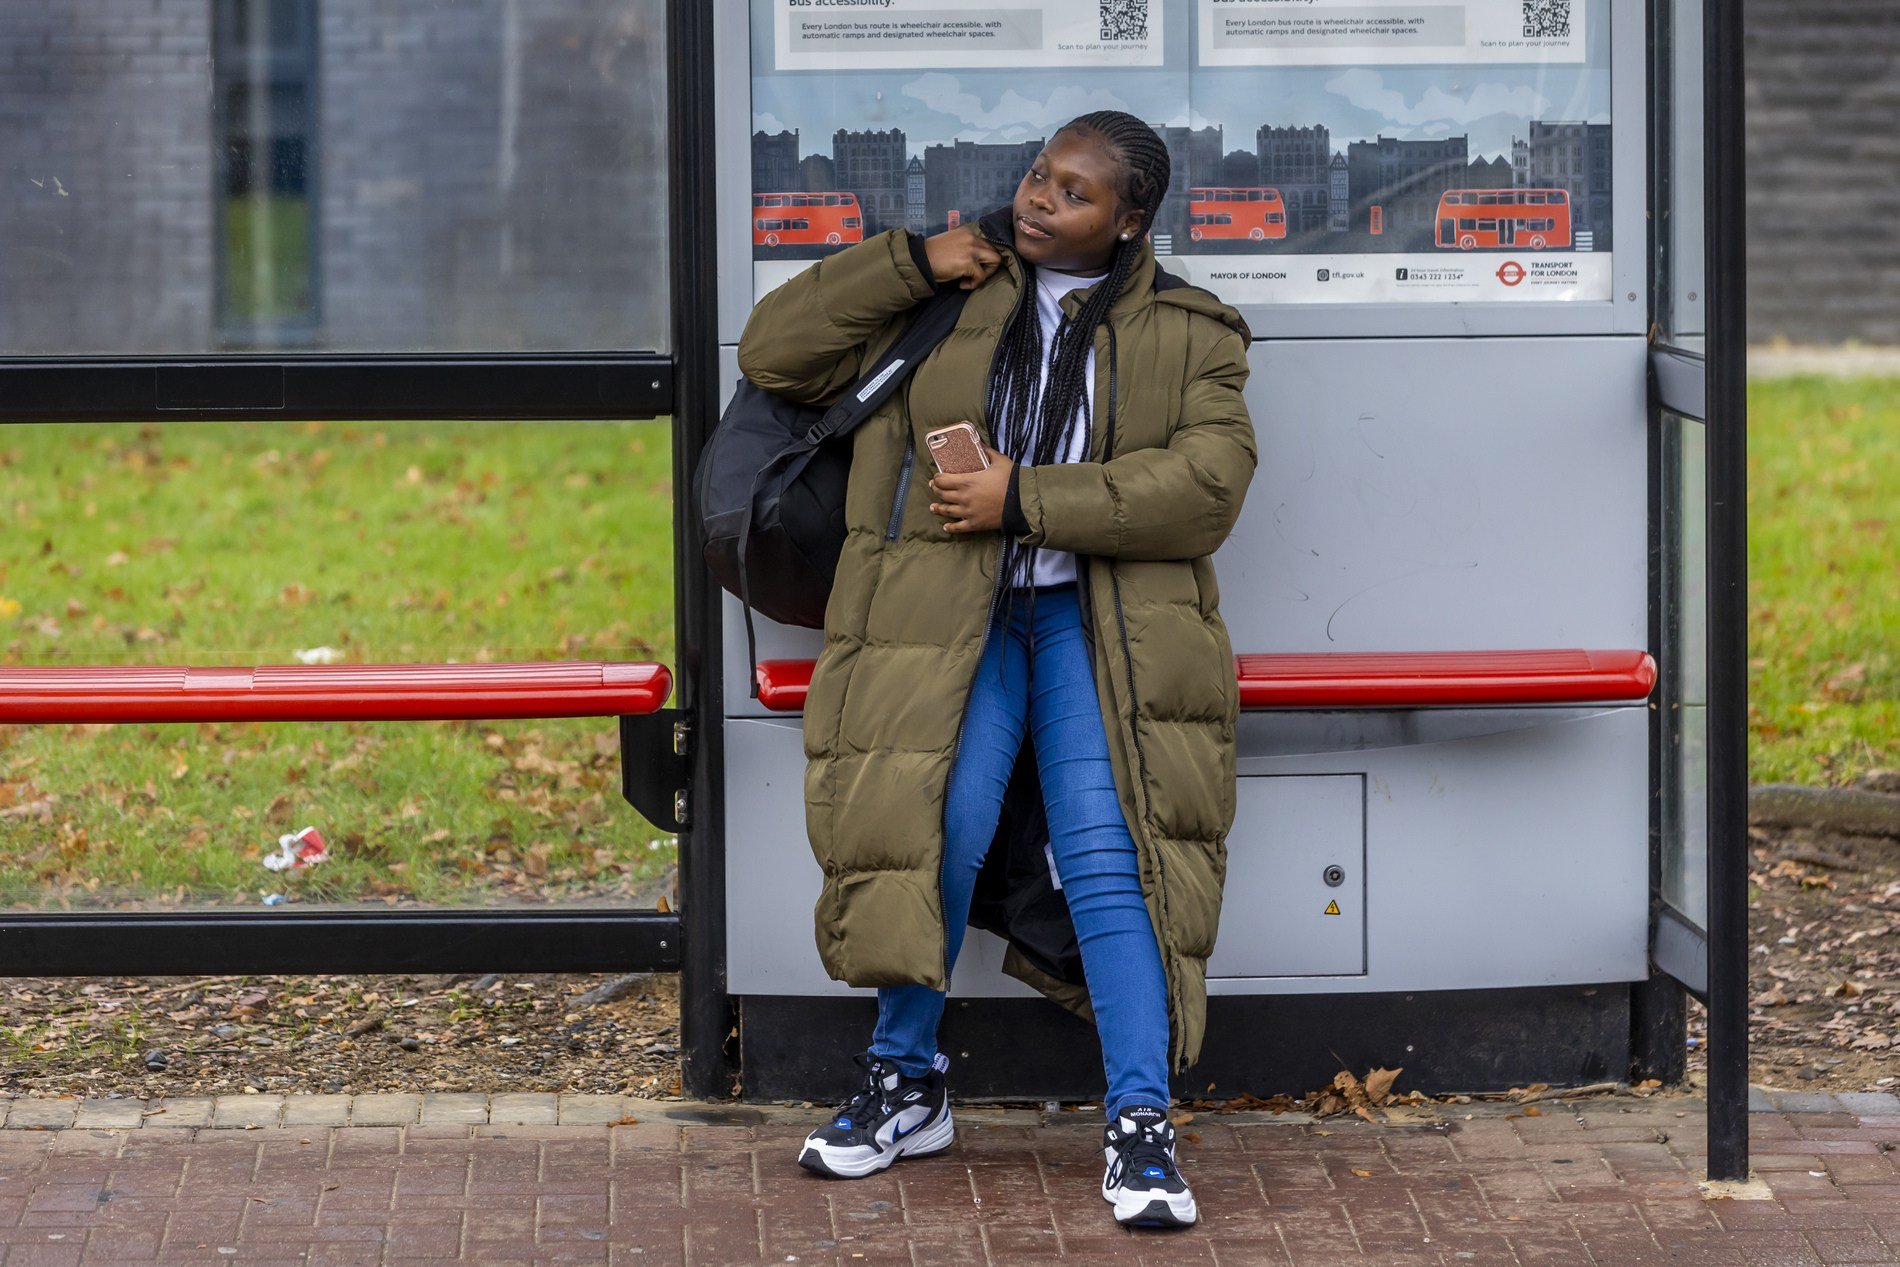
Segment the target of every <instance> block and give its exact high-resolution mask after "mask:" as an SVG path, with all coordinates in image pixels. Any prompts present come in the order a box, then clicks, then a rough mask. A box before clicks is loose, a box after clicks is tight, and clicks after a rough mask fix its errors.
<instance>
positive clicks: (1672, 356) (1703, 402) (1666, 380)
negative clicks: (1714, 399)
mask: <svg viewBox="0 0 1900 1267" xmlns="http://www.w3.org/2000/svg"><path fill="white" fill-rule="evenodd" d="M1650 363H1651V364H1652V365H1654V366H1655V367H1656V394H1657V395H1658V396H1659V397H1661V403H1662V407H1663V408H1664V409H1667V410H1670V411H1671V412H1673V413H1679V414H1682V415H1684V416H1685V417H1689V418H1694V419H1697V420H1698V421H1700V420H1702V419H1706V418H1707V417H1708V416H1709V406H1708V376H1707V374H1705V373H1704V362H1703V359H1702V354H1701V353H1700V352H1683V351H1678V350H1676V349H1674V348H1662V347H1659V348H1657V349H1656V350H1655V352H1654V353H1652V354H1651V356H1650Z"/></svg>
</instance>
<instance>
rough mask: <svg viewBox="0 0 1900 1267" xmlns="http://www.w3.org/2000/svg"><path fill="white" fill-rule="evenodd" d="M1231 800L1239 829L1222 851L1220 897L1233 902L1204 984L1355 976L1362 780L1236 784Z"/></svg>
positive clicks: (1360, 925)
mask: <svg viewBox="0 0 1900 1267" xmlns="http://www.w3.org/2000/svg"><path fill="white" fill-rule="evenodd" d="M1236 796H1237V799H1238V806H1239V811H1238V813H1237V815H1236V820H1237V821H1238V822H1240V823H1242V824H1244V829H1243V830H1241V831H1237V832H1236V833H1235V834H1234V836H1233V838H1232V839H1230V840H1229V841H1228V846H1227V892H1229V893H1232V894H1234V895H1235V900H1234V901H1231V902H1226V903H1223V905H1222V908H1221V920H1220V936H1219V938H1218V939H1217V941H1216V942H1215V945H1214V954H1213V957H1212V958H1210V959H1209V960H1208V961H1207V973H1208V975H1209V976H1215V977H1252V976H1282V977H1284V976H1302V977H1312V976H1340V975H1346V974H1356V973H1363V972H1364V971H1365V970H1366V781H1365V778H1364V776H1362V775H1355V774H1329V775H1318V776H1314V775H1281V776H1277V777H1276V776H1271V775H1269V776H1265V777H1253V778H1245V779H1241V780H1239V787H1238V788H1237V789H1236ZM1329 870H1334V871H1335V872H1336V874H1335V875H1334V876H1328V874H1327V873H1328V871H1329ZM1333 879H1336V880H1337V882H1336V883H1329V880H1333Z"/></svg>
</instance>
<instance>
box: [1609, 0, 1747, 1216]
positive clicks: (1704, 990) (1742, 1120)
mask: <svg viewBox="0 0 1900 1267" xmlns="http://www.w3.org/2000/svg"><path fill="white" fill-rule="evenodd" d="M1667 2H1668V0H1653V2H1652V6H1651V21H1650V23H1649V30H1650V39H1651V54H1650V56H1651V67H1652V74H1651V83H1650V88H1651V93H1650V100H1651V102H1652V111H1653V116H1654V117H1655V118H1657V119H1658V120H1659V126H1658V128H1657V131H1656V136H1655V140H1656V145H1655V147H1654V151H1653V152H1654V154H1655V155H1656V161H1655V163H1654V164H1653V166H1652V183H1653V185H1654V190H1653V193H1654V194H1655V195H1656V196H1657V197H1659V198H1660V196H1661V195H1662V193H1663V191H1664V190H1665V189H1666V188H1667V184H1666V182H1667V181H1668V180H1669V176H1670V173H1669V152H1668V136H1667V128H1668V126H1669V124H1670V122H1671V119H1670V118H1669V112H1667V111H1666V110H1665V109H1664V108H1663V103H1664V102H1665V99H1666V94H1665V92H1664V91H1663V90H1664V89H1665V88H1666V89H1668V91H1669V92H1670V93H1673V92H1676V91H1679V90H1680V88H1681V87H1682V85H1679V84H1676V83H1674V82H1673V80H1670V79H1668V78H1667V77H1666V76H1664V75H1663V74H1661V73H1659V66H1660V65H1661V64H1662V63H1663V62H1664V59H1669V58H1671V54H1672V49H1671V47H1670V45H1669V44H1668V42H1667V39H1666V36H1667V30H1666V26H1667V24H1666V23H1663V22H1659V21H1657V20H1656V16H1657V14H1658V13H1659V12H1663V11H1667V10H1663V9H1662V8H1661V5H1663V4H1665V3H1667ZM1698 3H1699V4H1700V8H1701V19H1702V21H1701V27H1702V67H1701V71H1702V79H1701V83H1700V85H1699V87H1700V90H1701V99H1702V107H1703V112H1702V113H1703V118H1702V124H1703V126H1702V144H1703V152H1702V173H1701V175H1702V213H1703V221H1702V225H1701V238H1702V243H1703V270H1702V271H1703V282H1702V284H1703V305H1704V306H1703V313H1704V322H1703V350H1702V353H1701V355H1700V358H1699V359H1700V362H1701V367H1700V368H1701V381H1700V383H1699V384H1693V383H1691V384H1690V385H1689V387H1687V388H1685V390H1693V388H1694V387H1695V386H1699V387H1700V389H1701V399H1700V400H1697V401H1691V400H1686V399H1677V398H1675V397H1674V395H1673V394H1672V392H1671V391H1669V390H1668V389H1667V388H1666V387H1664V386H1662V385H1660V384H1659V381H1658V377H1659V376H1658V375H1657V374H1656V373H1655V367H1656V365H1657V363H1658V362H1657V358H1658V357H1662V358H1666V359H1665V368H1669V369H1671V371H1672V374H1671V376H1672V377H1675V378H1677V379H1680V378H1681V374H1682V365H1683V364H1684V363H1692V362H1694V361H1695V360H1696V359H1698V358H1697V357H1696V356H1695V354H1694V353H1693V352H1684V351H1682V350H1680V349H1674V348H1664V347H1663V346H1661V345H1658V346H1656V347H1655V348H1653V349H1652V354H1651V365H1652V371H1651V380H1650V381H1651V387H1650V423H1651V431H1652V443H1651V450H1650V451H1651V480H1652V485H1651V510H1652V515H1651V524H1652V528H1651V548H1652V557H1651V591H1650V592H1651V595H1652V610H1651V627H1650V633H1651V641H1652V644H1653V645H1654V646H1656V647H1657V648H1658V650H1659V651H1661V652H1665V653H1667V654H1668V661H1665V659H1664V657H1663V656H1661V655H1659V657H1658V662H1659V663H1661V664H1663V666H1664V674H1665V677H1664V682H1663V689H1662V690H1661V692H1660V693H1659V699H1658V703H1659V704H1660V705H1661V709H1660V710H1659V711H1660V712H1666V711H1667V710H1668V709H1669V708H1670V707H1671V706H1672V705H1674V704H1675V703H1676V702H1677V700H1678V699H1679V697H1680V690H1679V682H1680V668H1679V666H1677V665H1675V664H1674V663H1673V659H1674V650H1675V647H1676V645H1677V639H1676V638H1675V637H1674V636H1673V634H1672V630H1673V628H1674V625H1673V622H1675V621H1676V620H1677V619H1678V618H1679V613H1678V612H1676V611H1674V610H1671V609H1670V608H1669V605H1668V603H1667V602H1666V601H1665V590H1664V588H1663V586H1662V583H1661V578H1662V572H1663V569H1665V568H1666V567H1667V566H1668V564H1667V562H1666V560H1665V559H1664V557H1663V551H1666V550H1671V549H1673V548H1674V546H1675V543H1676V542H1677V541H1678V540H1679V534H1680V530H1681V525H1680V520H1679V517H1678V514H1679V508H1677V507H1675V506H1674V505H1673V499H1671V498H1669V497H1668V496H1667V495H1666V494H1665V493H1663V491H1662V488H1661V486H1662V485H1663V484H1664V483H1671V482H1673V481H1674V479H1675V477H1676V476H1677V475H1678V474H1679V473H1680V464H1681V454H1680V449H1679V439H1678V437H1676V436H1675V435H1674V434H1672V433H1669V432H1668V431H1667V429H1666V427H1665V425H1664V424H1665V419H1664V416H1663V415H1664V411H1669V412H1672V413H1677V414H1680V415H1681V416H1684V417H1692V418H1696V419H1698V420H1699V421H1700V422H1701V423H1702V424H1703V426H1704V428H1705V430H1704V440H1705V454H1704V481H1705V497H1706V506H1707V510H1706V514H1707V538H1706V551H1707V553H1706V564H1707V593H1708V609H1707V629H1706V630H1705V631H1704V633H1705V636H1706V637H1707V640H1708V645H1707V665H1708V683H1707V689H1708V701H1707V727H1708V738H1707V752H1708V786H1707V789H1706V798H1707V799H1706V807H1707V828H1706V831H1707V838H1708V858H1707V884H1708V919H1707V927H1706V928H1697V927H1696V926H1695V925H1694V924H1693V923H1692V922H1691V921H1689V920H1688V919H1686V918H1685V917H1684V916H1682V915H1681V914H1680V913H1679V912H1677V911H1676V910H1674V909H1673V908H1670V907H1668V906H1666V905H1664V904H1663V903H1662V902H1661V900H1660V895H1659V891H1658V896H1657V897H1656V898H1655V900H1653V902H1652V907H1653V920H1652V943H1651V944H1652V955H1653V956H1654V957H1656V958H1657V959H1659V960H1660V959H1663V958H1667V959H1669V960H1671V961H1673V962H1677V963H1679V964H1690V965H1699V966H1700V968H1701V971H1700V973H1699V974H1698V973H1697V972H1696V971H1695V970H1694V968H1693V967H1691V968H1690V969H1688V970H1686V971H1684V970H1682V969H1678V972H1679V973H1681V976H1679V977H1678V978H1675V979H1673V980H1672V978H1669V977H1666V976H1663V975H1661V974H1660V971H1659V972H1658V975H1656V976H1654V977H1652V979H1651V982H1650V988H1651V990H1652V997H1650V998H1647V999H1644V998H1641V997H1639V1000H1638V1014H1637V1017H1636V1020H1637V1025H1638V1028H1639V1031H1640V1030H1645V1029H1646V1030H1649V1031H1651V1032H1652V1033H1653V1034H1654V1035H1655V1037H1653V1038H1652V1039H1651V1042H1652V1043H1653V1044H1654V1046H1655V1047H1656V1049H1657V1050H1658V1051H1659V1052H1660V1051H1661V1050H1662V1049H1663V1048H1664V1047H1665V1046H1666V1045H1667V1044H1668V1043H1669V1042H1670V1041H1671V1040H1672V1039H1675V1040H1676V1041H1677V1045H1678V1048H1679V1045H1680V1044H1679V1035H1678V1034H1677V1033H1676V1032H1675V1031H1676V1030H1677V1026H1678V1020H1677V1013H1678V1011H1679V1009H1680V1006H1681V996H1682V990H1683V989H1687V990H1688V991H1690V992H1691V993H1693V994H1695V995H1696V996H1697V997H1698V998H1700V999H1701V1000H1702V1002H1703V1003H1704V1004H1705V1005H1706V1006H1707V1009H1708V1143H1709V1169H1708V1173H1709V1177H1710V1178H1711V1179H1729V1180H1733V1179H1744V1178H1746V1177H1747V1175H1748V730H1747V726H1748V646H1747V638H1748V634H1747V630H1748V623H1747V622H1748V587H1747V571H1748V530H1747V492H1748V486H1747V405H1748V402H1747V384H1746V357H1747V323H1746V313H1745V309H1744V296H1745V295H1746V293H1747V275H1746V251H1745V244H1746V214H1745V212H1746V206H1745V200H1744V172H1745V157H1744V147H1743V142H1744V126H1743V125H1744V93H1743V79H1742V76H1743V55H1742V47H1743V44H1742V3H1741V0H1698ZM1652 210H1654V207H1652ZM1651 221H1652V228H1651V233H1652V235H1654V234H1656V233H1658V232H1662V231H1665V230H1664V229H1662V228H1661V227H1660V226H1659V225H1658V223H1657V221H1658V217H1657V216H1654V215H1652V217H1651ZM1651 245H1652V252H1651V260H1652V303H1653V306H1652V311H1654V312H1661V311H1662V310H1663V305H1665V304H1666V303H1668V302H1669V301H1670V299H1671V298H1672V295H1671V294H1670V291H1669V289H1668V287H1669V285H1670V278H1669V277H1668V276H1667V274H1666V273H1664V272H1663V271H1662V270H1660V269H1655V268H1654V267H1653V261H1654V259H1655V253H1654V240H1653V237H1652V244H1651ZM1680 735H1681V727H1680V725H1679V724H1677V723H1676V721H1675V719H1674V718H1673V717H1669V716H1659V717H1658V718H1657V719H1656V721H1655V724H1653V725H1652V728H1651V737H1652V750H1651V751H1652V774H1653V776H1654V777H1653V781H1652V787H1654V788H1656V789H1657V790H1658V791H1661V790H1662V789H1663V788H1665V787H1666V786H1667V783H1666V782H1665V780H1664V779H1663V778H1662V775H1663V768H1662V764H1661V763H1663V762H1666V761H1670V760H1673V759H1674V757H1675V749H1676V746H1677V745H1678V744H1679V743H1680ZM1654 809H1655V812H1656V813H1660V807H1659V806H1657V807H1654ZM1652 823H1653V824H1654V825H1656V826H1657V827H1658V830H1657V832H1656V835H1655V837H1654V840H1655V843H1656V844H1657V845H1658V846H1660V843H1661V832H1660V820H1659V819H1654V818H1653V819H1652ZM1652 861H1653V863H1656V864H1659V861H1660V855H1659V853H1658V854H1657V856H1656V857H1655V858H1653V859H1652ZM1652 879H1653V880H1658V881H1659V880H1660V874H1659V873H1658V872H1656V871H1654V870H1652ZM1663 952H1667V953H1663ZM1698 975H1699V978H1700V979H1695V978H1697V977H1698ZM1639 1045H1640V1040H1639ZM1671 1067H1679V1066H1673V1065H1672V1066H1671ZM1658 1076H1662V1075H1660V1074H1659V1075H1658Z"/></svg>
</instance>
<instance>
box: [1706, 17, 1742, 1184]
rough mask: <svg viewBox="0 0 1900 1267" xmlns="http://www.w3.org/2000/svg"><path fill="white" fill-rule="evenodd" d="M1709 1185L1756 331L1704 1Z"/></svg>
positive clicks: (1738, 991)
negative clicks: (1751, 329) (1751, 338)
mask: <svg viewBox="0 0 1900 1267" xmlns="http://www.w3.org/2000/svg"><path fill="white" fill-rule="evenodd" d="M1702 40H1703V45H1702V56H1703V84H1702V91H1703V98H1702V99H1703V136H1704V141H1703V144H1704V146H1705V149H1704V152H1703V191H1702V198H1703V216H1704V220H1703V224H1704V231H1703V242H1704V251H1705V261H1704V264H1703V287H1704V301H1705V304H1706V307H1705V309H1704V312H1705V314H1706V317H1707V320H1706V322H1705V326H1704V328H1705V330H1706V334H1705V346H1706V349H1707V351H1706V357H1707V359H1706V362H1705V365H1704V367H1703V372H1704V374H1705V376H1706V377H1705V383H1706V387H1705V392H1706V397H1707V408H1708V414H1707V418H1706V421H1707V423H1708V435H1707V444H1708V452H1707V467H1706V469H1707V472H1708V521H1709V529H1708V534H1709V535H1708V549H1709V584H1708V594H1709V656H1708V662H1709V704H1708V718H1709V740H1708V743H1709V749H1708V751H1709V828H1708V830H1709V927H1708V935H1709V996H1708V1003H1709V1109H1708V1116H1709V1122H1708V1125H1709V1177H1710V1178H1712V1179H1745V1178H1747V1176H1748V465H1747V461H1748V426H1747V423H1748V394H1747V387H1748V385H1747V355H1748V327H1747V314H1746V311H1745V309H1744V305H1743V297H1744V295H1745V294H1746V293H1747V286H1748V279H1747V271H1746V265H1747V252H1746V250H1745V244H1746V238H1745V232H1746V216H1745V201H1744V184H1743V172H1744V164H1745V159H1744V149H1743V117H1744V116H1743V110H1744V105H1743V86H1742V71H1743V65H1742V0H1703V13H1702Z"/></svg>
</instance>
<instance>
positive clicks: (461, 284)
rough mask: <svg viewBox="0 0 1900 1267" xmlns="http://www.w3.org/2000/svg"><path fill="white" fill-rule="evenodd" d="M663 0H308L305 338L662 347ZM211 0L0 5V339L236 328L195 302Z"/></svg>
mask: <svg viewBox="0 0 1900 1267" xmlns="http://www.w3.org/2000/svg"><path fill="white" fill-rule="evenodd" d="M295 5H296V0H291V3H290V5H288V6H279V7H280V8H292V9H294V8H295ZM663 8H664V6H663V3H662V0H459V2H458V3H455V4H441V5H431V6H428V7H427V8H426V10H418V9H417V8H416V7H415V6H411V5H389V4H385V3H380V0H322V2H321V3H319V4H316V5H315V12H316V15H317V47H316V53H315V58H316V70H317V88H316V91H315V93H314V94H313V96H314V102H313V103H312V104H313V106H314V116H315V118H316V119H317V120H318V121H319V122H318V132H317V135H316V136H314V137H312V138H310V143H309V145H308V153H309V154H310V156H311V163H310V166H311V169H312V176H311V179H310V190H311V194H312V199H313V201H312V204H311V206H310V212H311V215H312V222H313V226H314V227H313V229H312V234H311V236H312V238H313V240H314V241H315V242H316V244H317V245H316V249H315V252H314V254H313V255H312V256H311V257H310V258H311V259H312V260H313V265H312V267H313V268H314V277H312V278H310V279H309V280H311V281H313V282H314V285H313V286H312V287H311V290H312V293H313V295H314V309H315V310H314V313H313V317H314V320H313V323H312V324H311V325H310V326H309V327H308V328H307V329H306V330H305V332H304V333H303V334H302V335H301V336H300V337H301V338H303V339H305V340H307V346H310V347H313V348H317V349H323V350H329V349H335V350H412V349H426V350H448V351H453V350H462V349H472V350H517V349H521V350H533V349H563V350H566V349H623V348H624V349H637V348H661V347H664V346H665V344H666V339H667V330H666V326H667V313H668V305H667V299H666V293H665V279H664V269H663V268H662V267H660V264H659V262H660V261H661V260H662V259H663V258H664V251H665V242H666V200H665V193H664V185H663V183H661V182H656V180H655V179H654V173H655V172H662V171H664V170H665V162H666V155H665V149H664V137H665V108H666V96H665V93H666V87H665V73H664V72H665V60H664V28H663V26H662V23H661V17H662V13H663ZM219 9H220V5H218V4H216V3H214V2H213V0H90V2H89V3H84V4H80V3H73V2H72V0H5V3H4V4H0V227H3V228H4V232H0V354H17V353H52V352H59V353H81V352H93V353H123V354H141V353H148V354H149V353H182V352H198V351H217V350H224V349H225V348H228V347H233V346H237V347H242V346H248V343H247V341H246V340H245V339H244V338H241V337H235V336H233V334H232V332H231V331H230V330H228V329H226V328H224V327H223V326H222V325H221V322H220V317H219V305H220V296H219V287H220V284H221V283H220V267H221V260H220V251H221V248H222V246H223V238H224V236H225V228H224V224H223V219H222V215H221V204H222V202H223V198H224V191H223V189H222V187H221V185H220V182H219V179H218V177H219V172H218V164H217V156H218V153H219V149H220V143H221V137H220V136H219V135H217V134H216V132H215V127H216V115H215V111H214V108H213V101H214V97H213V92H212V88H213V84H214V78H215V77H214V74H213V58H212V50H213V48H214V40H213V33H214V32H213V21H214V14H216V13H218V12H219ZM226 70H227V73H228V72H229V68H228V67H227V68H226Z"/></svg>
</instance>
